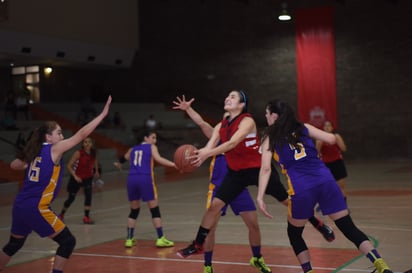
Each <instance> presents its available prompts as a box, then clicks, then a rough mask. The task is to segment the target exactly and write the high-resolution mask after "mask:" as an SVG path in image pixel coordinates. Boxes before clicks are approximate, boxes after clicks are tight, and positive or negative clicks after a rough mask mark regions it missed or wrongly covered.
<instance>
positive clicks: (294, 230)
mask: <svg viewBox="0 0 412 273" xmlns="http://www.w3.org/2000/svg"><path fill="white" fill-rule="evenodd" d="M303 228H304V227H295V226H294V225H292V224H291V223H289V222H288V237H289V242H290V244H291V246H292V248H293V251H294V252H295V254H296V255H298V254H299V253H301V252H302V251H305V250H307V249H308V247H307V246H306V243H305V241H304V240H303V237H302V233H303Z"/></svg>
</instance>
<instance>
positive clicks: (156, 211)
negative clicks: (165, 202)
mask: <svg viewBox="0 0 412 273" xmlns="http://www.w3.org/2000/svg"><path fill="white" fill-rule="evenodd" d="M150 212H151V213H152V218H160V209H159V206H157V207H155V208H151V209H150Z"/></svg>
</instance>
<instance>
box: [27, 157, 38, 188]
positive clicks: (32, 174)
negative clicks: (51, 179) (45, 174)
mask: <svg viewBox="0 0 412 273" xmlns="http://www.w3.org/2000/svg"><path fill="white" fill-rule="evenodd" d="M40 163H41V157H40V156H38V157H36V158H35V159H34V160H33V161H32V163H31V164H30V169H29V172H28V175H29V180H30V181H32V182H39V177H40V167H38V166H37V164H40Z"/></svg>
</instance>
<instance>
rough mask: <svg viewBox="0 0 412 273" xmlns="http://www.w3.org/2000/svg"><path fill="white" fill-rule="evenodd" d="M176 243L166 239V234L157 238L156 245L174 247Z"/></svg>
mask: <svg viewBox="0 0 412 273" xmlns="http://www.w3.org/2000/svg"><path fill="white" fill-rule="evenodd" d="M174 245H175V243H173V242H172V241H169V240H168V239H166V237H165V236H162V237H160V238H158V239H157V240H156V246H157V247H172V246H174Z"/></svg>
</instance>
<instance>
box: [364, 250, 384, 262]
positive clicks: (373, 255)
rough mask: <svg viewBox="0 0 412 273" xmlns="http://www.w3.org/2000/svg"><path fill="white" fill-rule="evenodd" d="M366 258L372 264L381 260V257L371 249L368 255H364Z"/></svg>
mask: <svg viewBox="0 0 412 273" xmlns="http://www.w3.org/2000/svg"><path fill="white" fill-rule="evenodd" d="M366 257H368V259H369V260H370V261H371V262H372V263H373V262H374V261H376V260H377V259H379V258H381V255H379V253H378V251H377V250H376V249H372V250H371V251H369V252H368V254H366Z"/></svg>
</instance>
